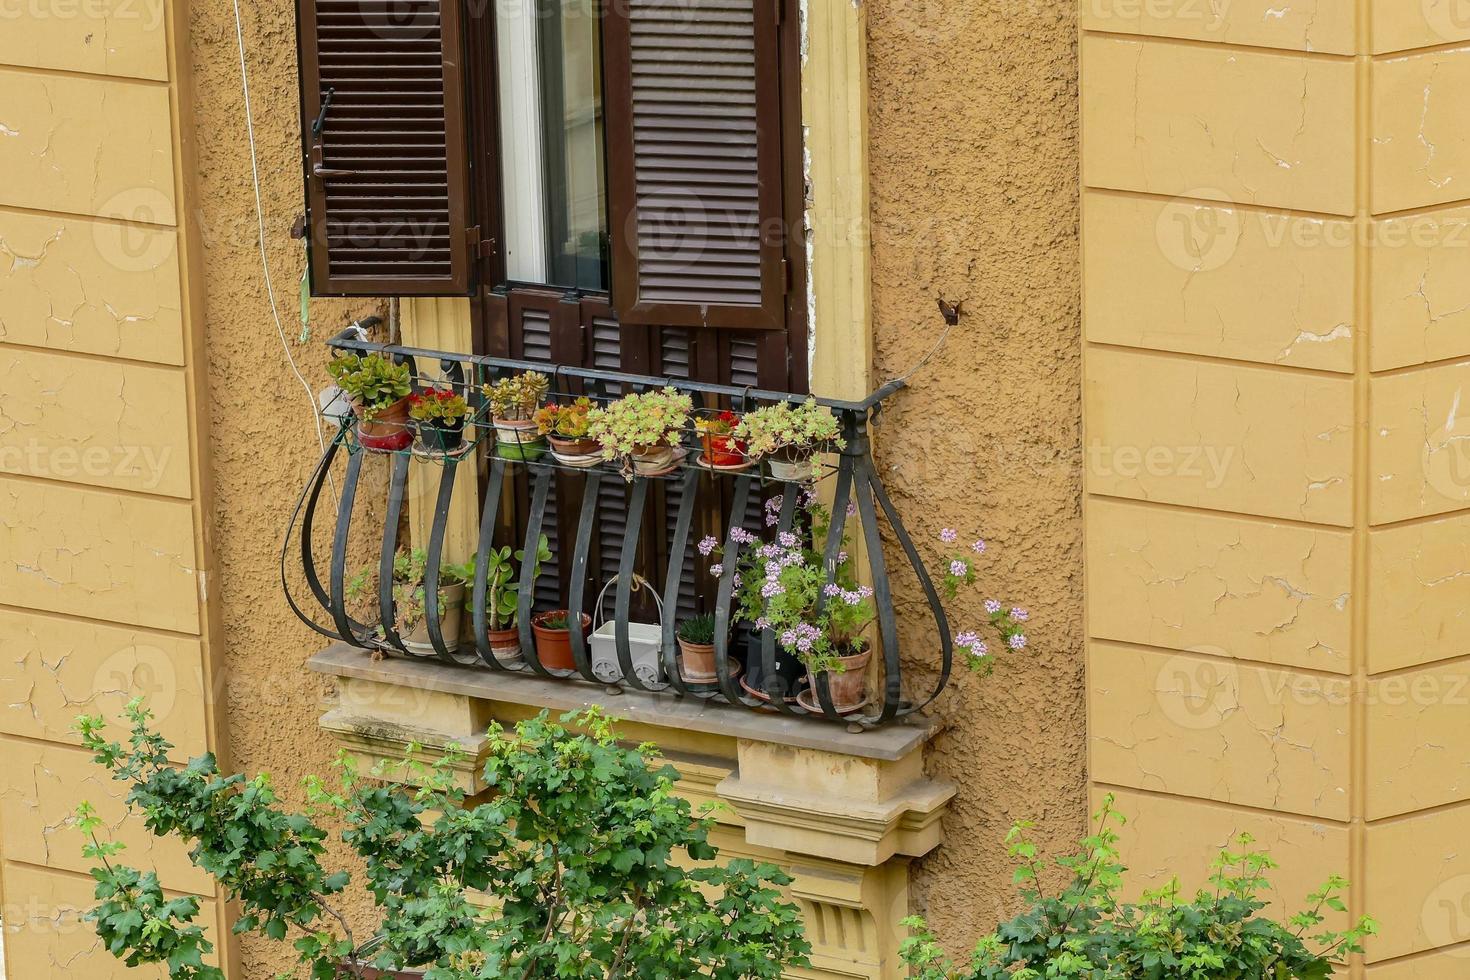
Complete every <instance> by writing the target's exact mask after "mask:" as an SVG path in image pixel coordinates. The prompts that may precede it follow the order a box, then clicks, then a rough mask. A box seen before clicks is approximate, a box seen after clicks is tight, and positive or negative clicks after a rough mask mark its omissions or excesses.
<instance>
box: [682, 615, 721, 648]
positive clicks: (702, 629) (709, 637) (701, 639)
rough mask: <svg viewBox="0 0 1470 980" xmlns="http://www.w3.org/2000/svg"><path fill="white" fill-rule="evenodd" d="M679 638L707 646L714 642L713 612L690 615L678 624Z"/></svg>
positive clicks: (686, 641)
mask: <svg viewBox="0 0 1470 980" xmlns="http://www.w3.org/2000/svg"><path fill="white" fill-rule="evenodd" d="M679 639H681V640H683V641H684V642H685V643H698V644H700V645H701V646H708V645H709V644H711V643H713V642H715V617H714V614H713V613H700V614H699V615H698V616H690V617H689V618H688V619H686V620H684V621H683V622H682V623H680V624H679Z"/></svg>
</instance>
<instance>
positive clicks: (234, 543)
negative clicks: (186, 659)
mask: <svg viewBox="0 0 1470 980" xmlns="http://www.w3.org/2000/svg"><path fill="white" fill-rule="evenodd" d="M905 2H906V0H905ZM243 9H244V16H245V38H246V44H247V50H248V52H249V55H250V59H251V61H250V67H251V80H252V83H253V90H252V96H253V100H254V117H255V121H256V138H257V144H258V150H259V153H260V161H261V172H262V179H263V187H262V189H263V193H264V201H265V211H266V227H267V234H268V239H269V241H270V242H271V243H272V245H271V251H270V259H271V266H272V270H273V272H274V274H275V277H276V278H275V281H276V289H277V297H278V301H279V302H280V303H281V306H282V312H283V316H284V317H285V318H286V331H287V339H288V342H290V344H291V346H292V349H293V351H294V352H295V353H296V354H297V355H298V358H299V359H300V360H301V362H302V364H303V367H304V370H305V372H306V374H307V377H308V379H309V380H311V382H312V384H313V385H314V386H316V385H320V384H321V383H323V381H324V377H323V375H322V373H321V371H320V366H319V362H320V360H321V355H320V348H319V347H318V346H316V345H314V344H313V345H307V346H305V347H297V346H296V345H295V343H294V342H295V334H296V333H297V331H298V326H297V324H296V322H295V319H296V315H295V296H296V289H295V286H296V282H297V277H298V276H299V274H300V269H301V262H302V254H301V252H300V250H299V248H296V247H293V244H286V243H285V236H284V232H285V230H286V229H287V228H288V227H289V226H290V224H291V222H292V220H293V219H294V218H295V216H296V215H297V214H298V213H299V212H300V210H301V194H300V165H299V155H298V154H299V149H298V146H297V141H296V132H297V130H296V119H297V95H296V83H295V45H294V27H293V13H292V11H293V6H292V5H291V4H290V3H288V2H283V0H264V2H259V3H252V4H248V5H243ZM934 13H935V11H934V10H929V11H924V10H918V9H916V8H915V9H909V10H900V9H898V7H897V6H896V5H895V4H892V3H878V4H875V5H874V6H873V7H872V8H870V18H871V20H870V58H871V62H870V79H871V85H872V103H871V113H870V115H871V123H872V179H873V219H874V238H875V245H874V289H873V299H874V310H875V320H876V323H877V338H876V341H877V349H878V373H879V374H880V375H883V376H886V375H889V374H893V373H897V372H899V371H902V370H904V369H906V368H907V367H908V366H909V365H910V364H911V363H912V362H913V361H915V360H916V359H917V358H918V357H919V356H920V355H921V354H922V353H923V352H924V351H925V350H926V349H927V348H928V347H929V346H930V344H931V343H932V342H933V341H934V339H936V337H937V333H936V328H935V324H936V323H937V322H938V318H937V316H936V315H935V311H934V297H935V296H936V295H937V294H943V295H944V296H946V297H947V298H950V299H964V300H965V309H966V311H967V314H968V315H967V317H966V319H965V320H964V321H963V324H962V326H961V328H959V329H957V330H956V331H955V332H954V334H953V335H952V336H951V338H950V341H949V343H948V345H947V347H946V349H945V351H944V352H943V354H941V355H940V356H939V357H938V358H936V359H935V360H934V362H932V364H931V366H930V368H929V369H928V371H927V372H926V373H925V374H924V375H923V376H922V378H921V379H918V380H917V381H916V390H915V391H914V392H912V393H910V394H908V395H906V396H904V398H903V399H901V400H900V401H899V402H898V403H896V405H895V406H894V410H893V411H892V413H891V414H890V415H888V416H886V418H885V422H884V425H885V430H884V431H885V437H884V442H885V447H886V448H885V449H884V450H883V452H884V458H883V465H884V467H885V480H886V481H887V483H888V485H889V487H890V488H891V490H892V491H893V493H894V496H895V499H896V501H897V503H898V505H899V506H900V507H901V508H902V509H903V511H904V513H905V515H912V520H913V523H914V529H915V531H916V532H918V533H920V534H923V535H925V536H927V537H929V538H931V539H932V537H933V535H934V534H936V533H937V532H938V530H939V528H940V527H941V526H943V525H952V526H955V527H958V528H961V529H962V530H963V533H969V529H971V528H974V529H977V530H978V531H980V532H982V533H983V534H984V535H985V536H986V538H987V539H988V540H989V541H990V542H991V545H992V548H993V555H994V557H993V558H992V559H990V561H989V563H988V565H987V568H988V570H989V572H990V574H991V575H992V577H993V581H994V583H995V584H994V591H995V592H997V593H998V594H1002V595H1005V596H1008V597H1013V598H1015V599H1017V600H1020V601H1024V602H1026V603H1027V604H1028V605H1029V606H1030V607H1031V608H1032V609H1033V610H1034V612H1035V617H1036V621H1037V624H1038V628H1037V629H1036V630H1035V631H1034V642H1035V646H1034V653H1033V654H1032V655H1028V656H1026V657H1024V658H1016V659H1014V660H1011V661H1008V662H1007V663H1004V664H1003V665H1002V666H1001V667H1000V669H999V670H998V671H997V672H996V674H995V675H994V676H993V677H991V678H989V679H988V680H979V679H976V678H973V677H970V676H968V675H961V676H959V677H958V679H957V681H956V683H955V684H954V686H953V688H952V690H951V692H950V693H949V694H948V695H946V697H945V698H944V699H943V700H942V701H941V703H940V706H939V709H938V711H939V713H940V714H942V715H944V716H945V717H946V718H947V719H949V720H950V721H951V723H952V725H953V728H952V730H951V731H950V732H949V733H948V734H946V735H944V736H943V737H942V738H941V740H940V741H939V743H938V744H937V746H936V751H935V755H934V762H933V769H934V771H935V773H936V774H938V775H943V776H946V777H948V778H951V779H954V780H956V781H957V782H958V783H959V784H960V786H961V792H960V796H959V799H958V800H957V801H956V803H955V806H954V811H953V813H952V814H951V816H950V817H949V818H948V819H947V820H946V826H945V829H946V832H947V834H948V838H949V843H948V844H946V846H945V847H943V848H942V849H941V850H940V851H939V852H938V853H937V854H936V855H935V856H933V857H931V858H929V859H927V860H926V861H924V862H922V863H921V864H920V866H919V868H918V874H917V883H918V884H917V888H916V890H915V893H914V894H915V904H916V906H917V907H919V908H920V909H923V910H925V911H927V912H928V913H929V914H930V915H931V916H932V917H933V918H934V920H935V923H936V925H937V926H938V927H939V929H940V931H941V934H942V935H943V937H944V938H945V939H946V940H947V941H949V942H951V943H952V944H955V945H958V944H961V943H966V942H968V941H970V939H972V938H973V936H974V935H976V934H977V933H978V932H979V931H980V930H982V929H985V928H989V927H990V926H991V925H993V920H994V918H995V916H996V915H997V914H1001V913H1002V912H1003V911H1004V906H1003V903H1004V902H1005V901H1006V900H1007V899H1008V897H1009V895H1010V894H1011V890H1010V887H1009V868H1008V866H1007V864H1006V861H1005V859H1004V853H1003V848H1002V846H1001V844H1000V839H1001V837H1002V835H1003V833H1004V831H1005V828H1006V827H1007V826H1008V825H1009V824H1010V823H1011V822H1012V821H1013V820H1016V819H1020V818H1037V819H1039V820H1041V822H1042V826H1041V829H1040V836H1041V837H1042V838H1043V839H1044V840H1050V841H1056V840H1062V839H1066V838H1068V837H1070V836H1072V835H1073V834H1074V833H1075V832H1076V831H1078V830H1079V829H1080V828H1081V826H1082V822H1081V818H1082V814H1083V812H1084V795H1085V794H1084V780H1083V772H1082V753H1083V740H1084V732H1083V712H1082V704H1083V692H1082V678H1081V659H1080V657H1081V649H1080V642H1079V638H1080V635H1081V582H1080V549H1081V544H1080V542H1081V534H1080V511H1079V503H1078V501H1079V496H1078V494H1079V457H1078V445H1079V436H1078V414H1079V395H1080V381H1079V368H1078V363H1079V353H1078V338H1077V334H1078V329H1077V309H1078V290H1079V286H1078V274H1077V271H1076V265H1077V244H1076V238H1077V200H1076V192H1075V184H1076V178H1075V174H1076V169H1077V160H1076V146H1075V143H1076V138H1075V130H1076V108H1075V102H1076V99H1075V76H1076V70H1075V22H1074V20H1073V17H1072V15H1071V14H1070V12H1068V11H1066V10H1065V9H1064V8H1063V7H1062V6H1061V5H1056V6H1055V7H1054V8H1053V9H1050V10H1035V9H1027V10H1025V11H1023V12H1022V13H1021V14H1017V13H1016V12H1015V11H1006V10H1002V9H1000V8H991V7H987V6H986V5H984V4H982V3H980V2H979V0H964V2H962V3H959V4H957V5H949V4H946V5H944V10H943V13H942V16H941V17H939V19H938V21H937V22H932V23H931V15H933V14H934ZM936 31H937V32H938V33H935V32H936ZM958 37H963V38H965V39H966V40H965V41H964V42H963V43H957V42H956V38H958ZM191 39H192V45H193V57H194V62H195V77H194V87H195V91H196V93H197V98H198V109H197V111H198V114H199V117H200V120H201V128H202V130H203V131H204V132H206V133H208V134H209V138H207V139H205V140H202V141H201V148H200V168H199V195H198V210H197V212H196V213H195V214H194V215H193V218H194V220H198V221H199V222H200V224H201V226H202V228H203V231H204V242H205V246H206V250H205V277H206V283H205V284H206V287H207V289H208V317H209V327H208V354H209V366H210V374H211V383H212V385H213V398H214V405H213V411H212V417H211V432H210V435H211V443H212V447H213V460H212V465H213V468H214V475H215V480H216V493H215V512H214V518H215V521H216V540H217V542H218V558H219V567H220V569H221V582H220V602H221V605H222V612H223V617H224V623H225V642H226V650H225V658H226V662H227V664H228V668H229V672H230V673H229V676H230V679H231V684H230V687H229V689H228V704H227V706H226V710H227V715H226V716H227V718H228V724H229V737H230V743H231V750H232V753H233V756H234V761H235V763H236V764H237V765H239V766H240V767H242V768H244V769H246V770H253V769H266V770H269V771H270V772H272V773H273V774H274V775H275V777H276V779H277V781H278V783H279V784H280V785H281V786H282V787H287V788H291V787H294V786H295V784H296V783H297V781H298V780H299V777H300V776H301V775H303V774H304V773H306V772H310V771H314V770H320V769H322V768H324V767H325V766H326V765H327V764H328V762H329V761H330V759H331V756H332V753H333V747H332V746H331V745H330V744H329V742H328V740H327V739H326V737H325V736H324V735H322V734H321V733H320V732H319V730H318V728H317V718H318V716H319V714H320V705H319V700H320V695H321V694H322V691H321V689H320V685H319V682H318V681H316V680H315V679H313V678H311V677H309V676H308V675H307V674H306V673H305V671H304V670H302V668H301V664H302V661H303V660H304V659H305V657H306V656H307V655H308V653H309V652H311V651H312V650H313V649H314V648H315V647H316V646H317V644H316V642H315V641H314V640H313V637H312V635H311V634H310V633H309V632H308V631H306V630H305V629H304V628H302V627H300V626H299V625H298V624H296V622H295V620H294V619H293V618H292V617H291V615H290V613H289V611H288V610H287V609H286V608H285V606H284V604H283V603H282V602H281V600H280V598H279V595H278V585H277V579H276V574H277V572H276V557H277V556H276V548H277V547H278V539H279V534H280V531H281V529H282V525H283V523H284V520H285V517H286V514H287V512H288V507H289V505H290V503H291V502H292V500H293V497H294V494H295V493H296V492H297V491H298V489H299V487H300V485H301V484H302V482H303V481H304V480H305V479H306V476H307V475H308V471H309V468H310V466H311V464H312V462H313V460H314V458H315V456H316V453H317V450H316V440H315V435H314V433H313V428H312V425H311V420H310V418H309V416H308V405H307V402H306V396H305V393H304V391H303V390H302V388H301V386H300V385H299V383H298V382H296V380H295V379H294V378H293V377H292V375H291V373H290V371H289V368H288V365H287V363H286V360H285V357H284V355H283V353H282V348H281V344H280V341H279V339H278V338H277V336H276V333H275V327H274V324H273V322H272V320H271V317H270V310H269V306H268V305H267V302H266V297H265V290H264V286H263V283H262V281H261V277H260V274H259V271H258V270H259V258H258V255H257V254H256V252H255V248H254V216H253V209H254V199H253V195H252V192H251V187H250V169H249V157H248V152H247V149H246V139H245V127H244V111H243V106H242V100H241V94H240V85H239V65H238V62H237V60H236V59H237V54H236V51H235V45H234V21H233V15H232V13H231V9H230V6H229V5H228V4H224V3H209V4H196V5H195V10H194V13H193V19H192V24H191ZM371 309H372V306H371V304H370V303H367V302H359V303H353V302H347V301H332V302H327V301H317V302H315V303H314V305H313V317H314V320H315V322H316V324H318V325H319V326H318V327H317V328H316V329H317V331H318V333H323V332H325V331H327V330H328V329H330V328H332V327H334V326H335V325H339V324H341V323H343V322H345V321H346V320H347V319H349V318H350V317H351V316H355V315H358V314H361V313H365V312H369V311H370V310H371ZM981 460H984V462H981ZM915 612H916V611H915V610H907V611H906V617H907V618H906V623H907V624H908V627H909V628H910V629H922V625H921V624H920V623H919V620H918V619H917V618H915V615H914V614H915ZM967 612H969V613H970V614H972V615H973V614H978V597H977V598H976V599H975V601H974V602H973V603H971V605H970V606H969V607H968V608H967ZM243 956H244V966H245V970H246V975H247V976H264V975H267V973H268V972H269V971H271V970H274V969H279V968H281V967H283V966H284V965H285V962H286V961H285V960H284V959H283V958H282V957H281V956H280V955H279V954H278V953H272V952H271V951H270V950H269V949H268V948H267V947H266V946H264V945H263V944H260V943H258V942H255V941H251V940H246V941H245V943H244V944H243Z"/></svg>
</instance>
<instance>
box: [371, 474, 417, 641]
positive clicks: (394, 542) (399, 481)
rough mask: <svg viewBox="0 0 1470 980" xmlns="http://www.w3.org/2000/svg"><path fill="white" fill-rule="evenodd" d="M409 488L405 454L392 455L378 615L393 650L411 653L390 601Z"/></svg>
mask: <svg viewBox="0 0 1470 980" xmlns="http://www.w3.org/2000/svg"><path fill="white" fill-rule="evenodd" d="M407 489H408V454H407V453H399V454H397V455H395V456H394V457H393V475H392V477H391V478H390V479H389V482H388V512H387V514H386V515H385V516H384V517H383V544H382V549H381V550H380V551H379V552H378V616H379V618H380V619H381V626H382V629H383V641H384V643H386V644H387V646H388V647H390V648H391V649H393V650H396V651H398V652H399V653H402V654H405V655H408V656H412V654H409V652H408V648H407V647H405V646H404V645H403V639H402V638H401V637H400V636H399V635H398V617H397V615H396V611H395V603H394V601H393V558H394V556H396V555H397V554H398V525H399V521H400V520H401V519H402V517H403V501H404V498H405V497H406V496H407Z"/></svg>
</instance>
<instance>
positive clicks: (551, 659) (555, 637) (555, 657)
mask: <svg viewBox="0 0 1470 980" xmlns="http://www.w3.org/2000/svg"><path fill="white" fill-rule="evenodd" d="M581 618H582V635H583V636H586V635H587V630H588V629H589V628H590V627H591V626H592V617H591V616H589V615H587V614H586V613H582V614H581ZM571 620H572V614H571V612H570V611H569V610H566V609H554V610H552V611H551V612H543V613H537V614H536V615H534V616H532V617H531V632H532V633H534V634H535V636H536V659H537V660H539V661H541V666H543V667H547V668H551V669H553V670H576V669H577V659H576V658H575V657H573V656H572V630H571Z"/></svg>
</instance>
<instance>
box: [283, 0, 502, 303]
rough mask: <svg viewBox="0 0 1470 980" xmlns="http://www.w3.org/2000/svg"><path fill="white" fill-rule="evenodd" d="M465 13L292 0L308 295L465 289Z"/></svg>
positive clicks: (427, 5) (432, 0)
mask: <svg viewBox="0 0 1470 980" xmlns="http://www.w3.org/2000/svg"><path fill="white" fill-rule="evenodd" d="M459 9H460V8H459V2H458V0H298V21H297V23H298V35H299V44H300V56H301V106H302V134H303V139H304V146H305V147H306V204H307V211H308V216H309V218H310V237H309V243H310V261H311V279H312V291H313V292H314V293H315V294H316V295H321V296H383V295H428V296H448V295H462V294H466V293H468V292H469V291H470V285H471V282H470V280H471V263H472V256H471V244H470V237H471V236H470V233H469V232H468V231H467V229H466V224H467V220H466V216H467V215H468V213H469V204H468V201H467V197H466V188H467V186H468V184H467V179H468V178H467V168H468V157H467V154H466V151H465V97H464V83H463V78H462V63H463V54H462V51H463V39H462V37H461V31H460V13H459ZM473 237H474V238H476V239H478V238H479V236H478V234H476V235H474V236H473ZM475 244H476V246H478V241H476V243H475Z"/></svg>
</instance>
